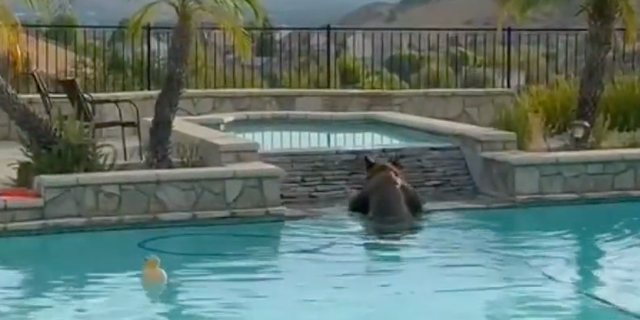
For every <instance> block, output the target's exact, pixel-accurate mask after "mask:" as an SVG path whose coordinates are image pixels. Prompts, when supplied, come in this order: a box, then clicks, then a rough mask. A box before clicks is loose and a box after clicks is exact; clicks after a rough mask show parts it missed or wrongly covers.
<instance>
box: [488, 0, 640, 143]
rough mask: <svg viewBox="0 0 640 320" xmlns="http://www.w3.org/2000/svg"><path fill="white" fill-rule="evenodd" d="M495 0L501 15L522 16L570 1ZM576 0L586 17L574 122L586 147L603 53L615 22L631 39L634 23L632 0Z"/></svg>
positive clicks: (594, 114)
mask: <svg viewBox="0 0 640 320" xmlns="http://www.w3.org/2000/svg"><path fill="white" fill-rule="evenodd" d="M497 1H498V6H499V7H500V10H501V11H502V12H501V13H502V14H501V17H502V18H504V17H506V16H509V15H513V16H515V17H516V18H522V17H526V16H527V15H528V14H529V13H531V12H532V11H534V10H536V9H539V8H541V7H545V6H548V5H562V4H567V3H568V2H570V1H571V0H497ZM573 2H575V1H573ZM580 2H581V9H580V11H579V13H580V14H584V15H586V18H587V45H586V46H587V47H586V55H585V65H584V67H583V69H582V72H581V74H580V88H579V93H578V94H579V96H578V106H577V108H576V124H577V125H580V126H582V127H583V128H584V129H585V135H584V136H583V137H581V138H579V139H578V141H576V142H577V146H578V147H580V148H586V147H587V146H588V141H589V136H590V133H591V132H590V131H591V128H593V125H594V123H595V121H596V117H597V115H598V105H599V103H600V98H601V96H602V92H603V90H604V78H605V71H606V70H605V68H606V65H607V63H606V62H607V56H608V55H609V53H610V52H611V49H612V48H613V39H614V32H615V27H616V23H617V22H621V23H622V25H624V26H625V28H626V33H625V40H626V41H627V42H635V39H636V35H637V29H638V22H637V18H636V10H635V6H634V0H580ZM502 18H501V19H500V20H501V21H502ZM501 21H500V22H501Z"/></svg>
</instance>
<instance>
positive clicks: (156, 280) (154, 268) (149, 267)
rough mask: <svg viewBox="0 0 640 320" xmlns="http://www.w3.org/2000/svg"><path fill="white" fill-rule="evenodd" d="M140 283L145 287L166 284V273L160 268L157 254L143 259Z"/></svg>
mask: <svg viewBox="0 0 640 320" xmlns="http://www.w3.org/2000/svg"><path fill="white" fill-rule="evenodd" d="M142 284H143V286H144V287H145V288H153V287H158V286H161V287H162V286H164V285H166V284H167V273H166V272H165V271H164V270H163V269H162V268H160V258H158V257H157V256H149V257H147V258H145V259H144V267H143V269H142Z"/></svg>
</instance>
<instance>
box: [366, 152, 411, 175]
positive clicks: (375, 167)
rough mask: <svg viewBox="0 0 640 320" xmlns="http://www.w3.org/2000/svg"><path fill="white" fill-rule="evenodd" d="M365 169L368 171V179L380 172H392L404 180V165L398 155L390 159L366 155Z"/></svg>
mask: <svg viewBox="0 0 640 320" xmlns="http://www.w3.org/2000/svg"><path fill="white" fill-rule="evenodd" d="M364 163H365V171H366V173H367V180H370V179H371V178H373V177H375V176H378V175H380V174H385V173H388V174H391V175H393V177H395V178H397V179H399V180H403V175H402V165H401V164H400V161H399V159H398V158H397V157H394V158H392V159H390V160H388V161H376V159H374V158H372V157H370V156H365V157H364Z"/></svg>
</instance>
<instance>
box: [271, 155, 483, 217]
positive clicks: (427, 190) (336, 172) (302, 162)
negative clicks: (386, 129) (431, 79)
mask: <svg viewBox="0 0 640 320" xmlns="http://www.w3.org/2000/svg"><path fill="white" fill-rule="evenodd" d="M365 155H370V156H374V157H381V158H386V159H389V158H391V157H393V156H398V157H399V158H400V161H401V163H402V165H403V166H404V172H405V177H406V179H407V180H408V181H409V183H411V184H412V185H413V186H414V187H415V188H416V189H418V191H419V192H420V194H422V195H424V196H425V197H427V198H430V199H434V198H437V199H442V198H456V197H465V196H471V195H473V194H474V191H475V185H474V182H473V179H471V176H470V175H469V171H468V170H467V166H466V162H465V159H464V156H463V155H462V152H461V151H460V149H459V148H458V147H456V146H438V147H412V148H397V149H395V148H394V149H377V150H357V151H349V150H347V151H317V152H269V153H262V154H261V155H260V156H261V160H262V161H264V162H268V163H271V164H273V165H276V166H278V167H280V168H283V169H284V170H285V171H286V172H287V176H286V178H285V180H284V182H283V185H282V198H283V202H284V204H291V203H300V202H313V201H322V200H327V199H342V198H345V199H346V198H347V197H349V195H350V194H351V192H353V190H358V189H360V188H361V187H362V183H363V181H364V179H365V173H364V156H365Z"/></svg>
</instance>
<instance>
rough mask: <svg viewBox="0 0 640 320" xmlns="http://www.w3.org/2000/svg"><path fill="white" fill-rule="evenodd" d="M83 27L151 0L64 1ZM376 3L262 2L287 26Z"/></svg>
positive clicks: (332, 19)
mask: <svg viewBox="0 0 640 320" xmlns="http://www.w3.org/2000/svg"><path fill="white" fill-rule="evenodd" d="M6 1H8V2H9V3H10V4H11V5H12V7H13V8H14V9H15V10H16V12H18V13H20V14H21V15H22V16H23V17H24V18H25V19H28V20H32V21H33V20H35V18H37V17H36V16H35V15H33V14H31V13H30V12H29V10H27V8H26V7H25V6H24V4H23V0H6ZM67 1H69V2H70V3H71V6H72V7H73V9H74V11H75V12H76V13H77V14H78V16H79V17H80V20H81V22H82V23H83V24H94V25H117V24H118V22H119V21H120V20H121V19H123V18H128V17H130V16H131V14H132V13H133V12H135V11H136V10H137V9H138V8H140V7H141V6H143V5H145V4H146V3H149V2H151V0H134V1H132V0H110V1H104V0H67ZM376 1H379V0H349V1H345V0H322V1H317V0H262V3H263V4H264V6H265V7H266V9H267V11H268V13H269V15H270V16H271V17H272V21H273V22H275V23H277V24H285V25H291V26H305V27H309V26H321V25H324V24H327V23H336V22H337V21H338V20H339V19H340V17H342V16H343V15H344V14H346V13H348V12H350V11H353V10H356V9H357V8H359V7H361V6H363V5H367V4H369V3H372V2H376Z"/></svg>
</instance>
